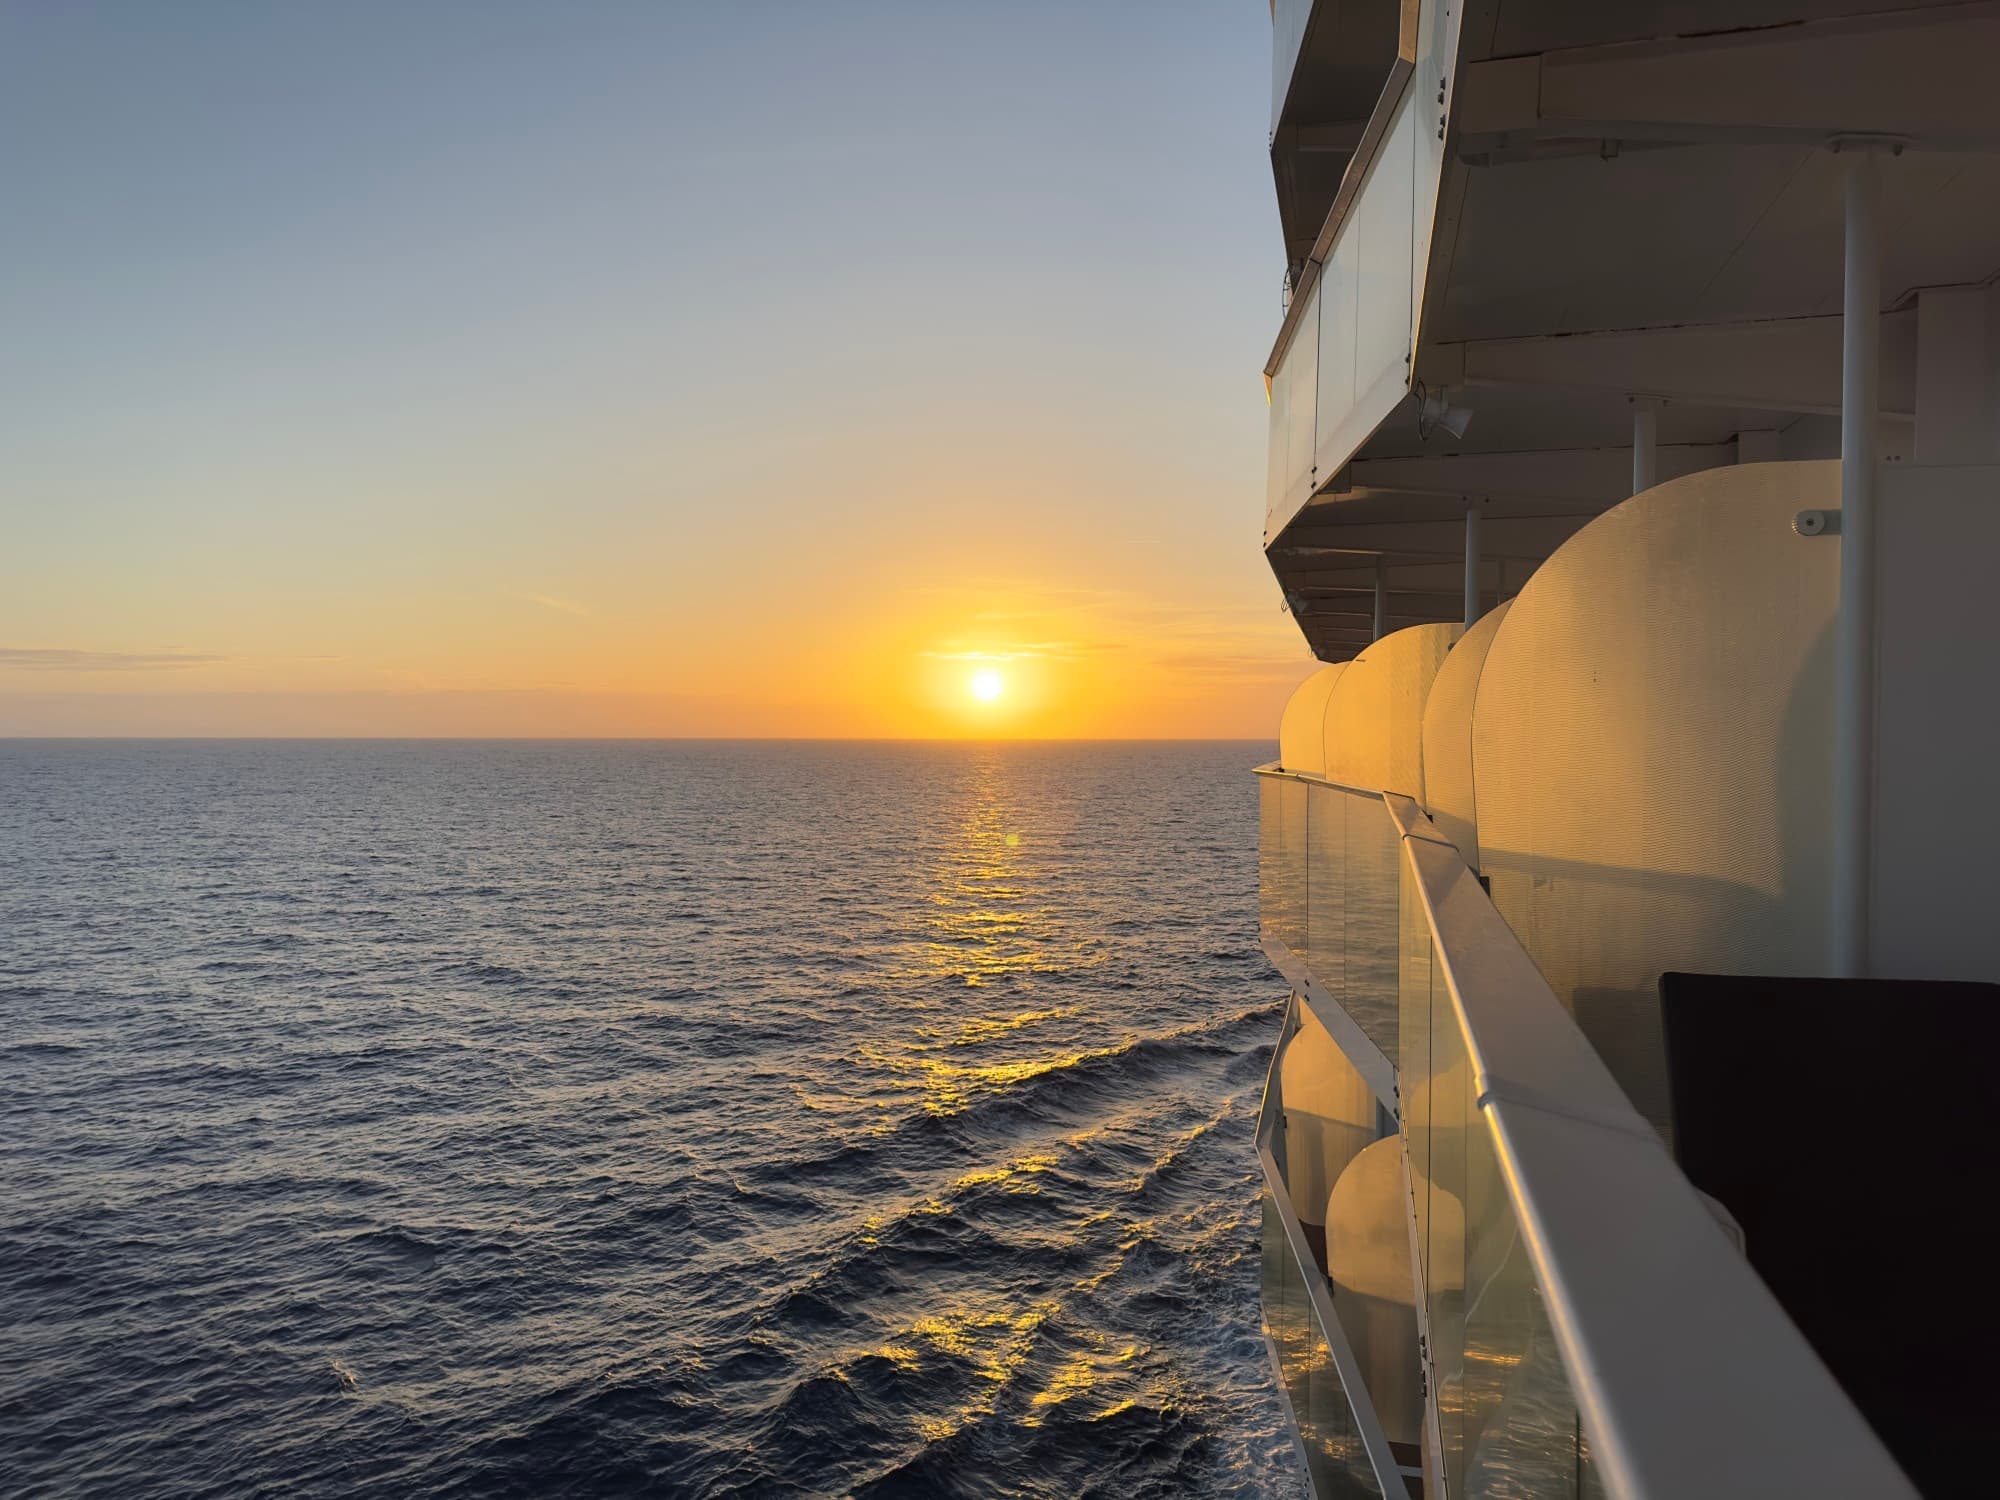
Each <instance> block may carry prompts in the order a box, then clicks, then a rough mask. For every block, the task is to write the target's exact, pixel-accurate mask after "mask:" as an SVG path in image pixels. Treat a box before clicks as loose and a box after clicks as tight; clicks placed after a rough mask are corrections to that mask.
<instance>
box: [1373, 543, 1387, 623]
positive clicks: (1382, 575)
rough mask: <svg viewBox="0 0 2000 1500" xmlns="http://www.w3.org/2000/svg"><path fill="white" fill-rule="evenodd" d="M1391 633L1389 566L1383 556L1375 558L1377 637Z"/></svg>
mask: <svg viewBox="0 0 2000 1500" xmlns="http://www.w3.org/2000/svg"><path fill="white" fill-rule="evenodd" d="M1388 633H1389V567H1388V564H1387V563H1385V562H1384V561H1383V560H1382V559H1381V558H1379V557H1378V558H1376V559H1375V639H1376V640H1378V641H1379V640H1381V639H1382V637H1383V636H1385V635H1387V634H1388Z"/></svg>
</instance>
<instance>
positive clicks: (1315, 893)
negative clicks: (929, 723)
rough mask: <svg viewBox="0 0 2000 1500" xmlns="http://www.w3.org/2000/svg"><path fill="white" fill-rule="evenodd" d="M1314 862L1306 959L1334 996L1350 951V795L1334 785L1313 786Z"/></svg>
mask: <svg viewBox="0 0 2000 1500" xmlns="http://www.w3.org/2000/svg"><path fill="white" fill-rule="evenodd" d="M1310 790H1311V797H1312V828H1311V834H1310V839H1309V849H1310V854H1309V860H1310V863H1311V867H1312V870H1313V873H1314V875H1315V876H1316V877H1317V878H1316V879H1315V880H1314V881H1313V886H1312V897H1311V902H1310V905H1309V911H1310V914H1311V915H1310V920H1311V927H1312V932H1311V935H1310V938H1309V940H1308V949H1307V954H1306V962H1307V964H1308V965H1309V966H1310V967H1311V969H1312V972H1313V977H1314V978H1316V979H1317V980H1319V982H1320V984H1321V986H1322V987H1323V988H1324V989H1325V990H1326V992H1327V993H1328V994H1329V995H1333V996H1335V997H1338V996H1339V994H1340V993H1341V987H1342V985H1343V983H1344V973H1345V966H1346V957H1347V953H1346V949H1347V799H1348V794H1347V793H1346V792H1343V791H1340V790H1339V789H1338V788H1335V787H1330V786H1315V787H1312V788H1311V789H1310Z"/></svg>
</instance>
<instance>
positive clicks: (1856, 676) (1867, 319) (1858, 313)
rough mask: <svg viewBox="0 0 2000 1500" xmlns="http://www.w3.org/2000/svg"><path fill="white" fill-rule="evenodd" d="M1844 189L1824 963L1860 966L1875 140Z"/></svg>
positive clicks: (1869, 629) (1861, 150)
mask: <svg viewBox="0 0 2000 1500" xmlns="http://www.w3.org/2000/svg"><path fill="white" fill-rule="evenodd" d="M1841 165H1842V167H1843V168H1844V171H1843V174H1842V175H1843V177H1844V179H1845V183H1846V194H1847V246H1846V279H1845V288H1844V295H1843V298H1842V301H1841V318H1840V613H1839V616H1838V619H1837V622H1836V624H1835V635H1834V662H1835V666H1834V672H1835V701H1834V732H1833V911H1832V914H1831V916H1832V920H1831V922H1830V924H1829V928H1830V936H1831V939H1832V944H1831V946H1832V952H1831V953H1830V955H1829V957H1830V959H1831V961H1832V966H1833V972H1834V973H1835V974H1838V975H1842V976H1846V977H1850V978H1851V977H1857V976H1860V975H1865V974H1866V973H1867V972H1868V880H1869V845H1870V835H1871V833H1872V828H1871V823H1872V821H1873V817H1874V806H1873V804H1874V795H1873V794H1874V785H1873V783H1874V750H1875V420H1876V409H1877V406H1878V401H1877V388H1878V384H1879V379H1880V352H1881V309H1882V247H1881V239H1880V225H1879V223H1878V222H1877V211H1878V210H1877V202H1876V193H1877V186H1876V177H1877V160H1876V148H1875V147H1873V146H1872V145H1871V144H1869V143H1866V142H1847V143H1842V147H1841Z"/></svg>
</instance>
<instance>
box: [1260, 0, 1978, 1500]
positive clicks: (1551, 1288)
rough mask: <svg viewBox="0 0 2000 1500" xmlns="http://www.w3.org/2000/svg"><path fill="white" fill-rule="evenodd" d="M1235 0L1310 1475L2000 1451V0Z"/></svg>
mask: <svg viewBox="0 0 2000 1500" xmlns="http://www.w3.org/2000/svg"><path fill="white" fill-rule="evenodd" d="M1271 20H1272V23H1273V33H1274V49H1273V55H1274V66H1273V74H1272V83H1273V87H1272V111H1271V120H1270V141H1271V162H1272V168H1273V174H1274V178H1275V182H1276V188H1277V203H1278V221H1279V229H1280V233H1281V234H1282V237H1283V258H1284V262H1285V272H1284V278H1283V301H1282V309H1283V310H1282V317H1281V320H1280V322H1279V326H1278V328H1277V332H1276V339H1275V342H1274V345H1273V348H1272V352H1271V356H1270V360H1269V363H1268V364H1267V365H1266V367H1265V371H1264V373H1265V376H1266V379H1267V382H1268V392H1269V397H1270V449H1269V472H1268V487H1267V491H1266V506H1265V515H1264V548H1265V552H1266V555H1267V557H1268V559H1269V562H1270V565H1271V569H1272V571H1273V573H1274V574H1275V575H1276V578H1277V581H1278V583H1279V586H1280V588H1281V590H1282V592H1283V596H1284V601H1285V607H1286V608H1287V609H1288V610H1289V611H1290V613H1291V615H1292V616H1293V618H1294V619H1295V620H1296V622H1297V625H1298V628H1299V630H1300V631H1301V632H1302V633H1303V635H1304V637H1305V640H1306V641H1307V643H1308V644H1309V645H1310V647H1311V649H1312V651H1313V653H1314V655H1315V656H1317V657H1318V658H1319V660H1320V661H1321V663H1323V665H1321V666H1320V667H1319V668H1317V669H1316V671H1315V672H1314V674H1313V675H1312V676H1311V677H1310V678H1308V679H1307V680H1306V682H1305V683H1304V684H1303V685H1302V686H1301V687H1300V688H1299V689H1298V691H1297V693H1296V695H1295V696H1294V697H1293V698H1292V700H1291V702H1290V704H1289V705H1288V706H1287V707H1286V709H1285V711H1284V716H1283V720H1282V723H1281V724H1280V726H1279V757H1278V759H1277V760H1276V761H1275V762H1273V763H1272V764H1270V765H1267V766H1263V767H1260V768H1259V769H1258V772H1257V775H1258V777H1259V789H1260V796H1261V803H1260V806H1261V814H1260V817H1261V828H1260V840H1261V888H1262V897H1261V899H1262V937H1263V943H1264V946H1265V948H1266V951H1267V952H1268V953H1269V955H1270V957H1271V960H1272V962H1273V963H1274V964H1275V965H1276V967H1277V969H1278V970H1279V972H1280V973H1281V975H1282V976H1283V978H1284V980H1285V982H1286V983H1287V984H1288V985H1289V988H1290V991H1291V995H1290V1000H1289V1002H1288V1004H1287V1006H1286V1011H1285V1019H1284V1022H1283V1026H1282V1029H1281V1032H1280V1035H1279V1037H1278V1039H1277V1046H1276V1049H1275V1052H1274V1056H1273V1060H1272V1064H1271V1071H1270V1077H1269V1081H1268V1083H1267V1085H1266V1091H1265V1101H1264V1106H1263V1109H1262V1112H1261V1114H1260V1116H1259V1120H1258V1125H1257V1147H1258V1153H1259V1158H1260V1161H1261V1165H1262V1169H1263V1175H1264V1179H1265V1199H1264V1258H1263V1306H1264V1329H1265V1334H1266V1338H1267V1341H1268V1343H1269V1345H1270V1351H1271V1356H1272V1359H1273V1361H1274V1365H1275V1368H1276V1371H1277V1376H1278V1380H1279V1382H1280V1385H1281V1387H1282V1389H1283V1393H1284V1395H1285V1398H1286V1400H1287V1402H1288V1404H1289V1408H1290V1414H1291V1417H1292V1422H1293V1428H1294V1431H1295V1434H1296V1437H1297V1440H1298V1446H1299V1451H1300V1455H1301V1459H1302V1461H1303V1463H1304V1465H1305V1468H1306V1472H1307V1474H1308V1476H1309V1479H1310V1484H1311V1487H1312V1489H1313V1491H1314V1492H1315V1493H1316V1494H1317V1495H1318V1496H1320V1497H1323V1500H1324V1497H1333V1496H1348V1495H1357V1496H1359V1495H1367V1496H1385V1497H1396V1500H1401V1497H1405V1496H1409V1497H1419V1496H1421V1497H1424V1500H1436V1497H1451V1500H1466V1497H1473V1496H1493V1497H1555V1496H1599V1495H1603V1496H1613V1497H1619V1500H1625V1497H1639V1496H1648V1497H1683V1496H1684V1497H1697V1496H1700V1497H1712V1496H1738V1495H1740V1496H1745V1497H1750V1496H1754V1497H1757V1500H1772V1497H1780V1496H1812V1497H1828V1496H1871V1497H1880V1496H1902V1495H1911V1494H1919V1493H1921V1494H1926V1495H1933V1496H1935V1495H1947V1494H1958V1493H1968V1494H1969V1493H1974V1492H1987V1493H1990V1492H1991V1488H1990V1487H1991V1486H1994V1485H1995V1484H1996V1483H2000V1481H1996V1480H1994V1479H1993V1478H1991V1477H1989V1474H1988V1471H1989V1470H1990V1469H1991V1468H1992V1467H1993V1465H1992V1463H1991V1461H1990V1460H1988V1459H1987V1457H1986V1454H1985V1451H1984V1450H1985V1442H1986V1438H1987V1436H1988V1434H1987V1433H1986V1430H1985V1422H1986V1421H1987V1420H1988V1419H1989V1418H1990V1416H1991V1415H1992V1414H1994V1413H1996V1412H2000V1377H1997V1376H1996V1374H1995V1373H1994V1363H1995V1360H1996V1359H2000V1337H1996V1335H2000V1326H1996V1319H1995V1315H1994V1313H1993V1312H1992V1311H1991V1308H1992V1305H1993V1302H1994V1300H1995V1299H1994V1290H1993V1287H1992V1286H1991V1285H1990V1283H1991V1282H1992V1281H1993V1280H1994V1269H1995V1267H1996V1265H2000V1255H1996V1253H1995V1249H1994V1244H1995V1240H1996V1236H1995V1232H1994V1231H1993V1230H1991V1229H1990V1228H1988V1227H1987V1226H1989V1225H1990V1224H1991V1223H1992V1222H1994V1220H1993V1218H1991V1217H1989V1216H1990V1215H1992V1213H1993V1209H1994V1206H1995V1205H1994V1202H1993V1194H1994V1187H1995V1170H1994V1169H1995V1166H1996V1152H1995V1151H1994V1141H1995V1139H1996V1136H1995V1129H1994V1125H1993V1117H1992V1111H1990V1110H1989V1109H1988V1108H1987V1107H1986V1098H1987V1095H1988V1093H1989V1091H1990V1092H1992V1093H1994V1094H1995V1095H1996V1096H2000V1088H1995V1077H1994V1072H1995V1070H1994V1068H1991V1067H1989V1060H1995V1061H1996V1062H2000V1048H1996V1045H1995V1044H1996V1042H2000V986H1996V984H1995V983H1994V981H1995V980H1996V979H2000V912H1996V910H1995V900H1994V898H1995V894H1996V887H1997V886H2000V882H1996V881H1995V879H1994V875H1993V861H1994V859H1995V857H1996V855H1997V854H2000V799H1996V792H1995V785H1996V774H2000V670H1996V663H1995V645H1994V621H1995V619H1996V601H2000V290H1996V275H2000V6H1994V5H1990V4H1954V5H1940V4H1921V3H1919V4H1899V3H1895V0H1856V3H1840V0H1823V3H1812V0H1318V3H1313V0H1273V3H1272V5H1271ZM1275 265H1276V262H1275V258H1274V275H1273V277H1272V284H1273V291H1274V293H1276V292H1277V291H1278V277H1277V276H1276V275H1275ZM1274 300H1275V299H1274Z"/></svg>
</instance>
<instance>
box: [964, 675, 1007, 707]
mask: <svg viewBox="0 0 2000 1500" xmlns="http://www.w3.org/2000/svg"><path fill="white" fill-rule="evenodd" d="M1006 688H1007V684H1006V683H1005V682H1004V681H1003V680H1002V679H1001V676H1000V674H999V673H998V672H992V671H987V672H974V673H973V674H972V696H973V697H975V698H977V699H978V700H979V701H980V702H981V703H991V702H992V701H993V700H994V699H995V698H998V697H999V696H1000V695H1001V693H1003V692H1005V691H1006Z"/></svg>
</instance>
